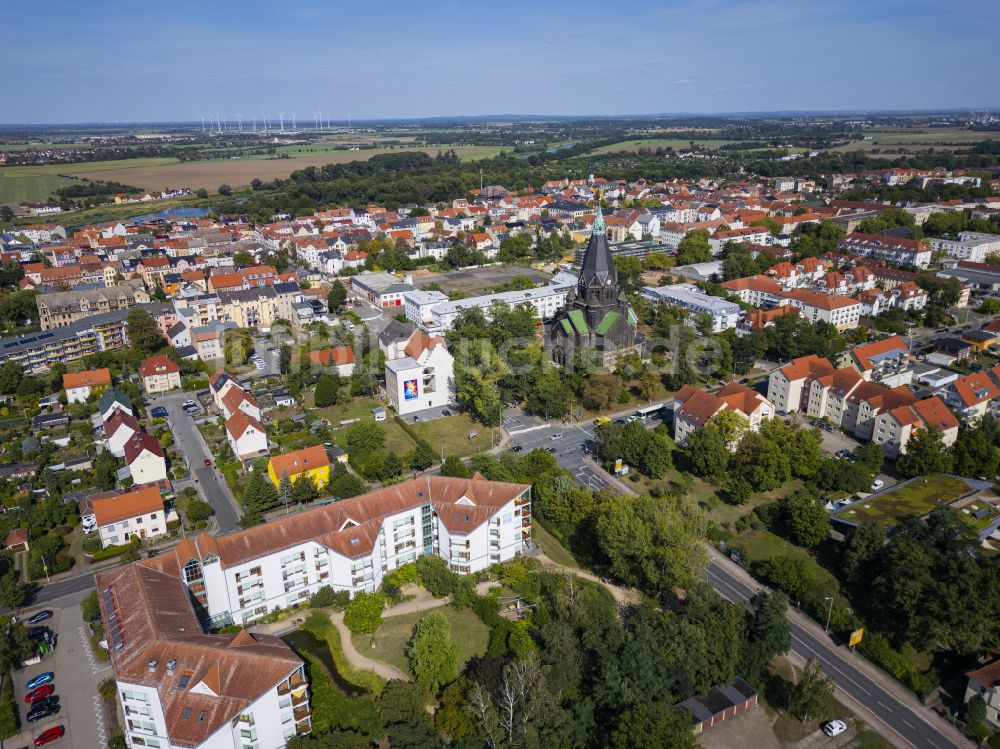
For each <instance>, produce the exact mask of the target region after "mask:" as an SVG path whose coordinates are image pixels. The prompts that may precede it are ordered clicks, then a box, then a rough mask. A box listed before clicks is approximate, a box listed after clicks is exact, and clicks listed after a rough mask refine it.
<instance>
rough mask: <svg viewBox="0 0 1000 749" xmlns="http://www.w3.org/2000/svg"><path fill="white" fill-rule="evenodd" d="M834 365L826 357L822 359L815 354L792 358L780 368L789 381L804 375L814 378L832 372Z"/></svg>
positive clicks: (799, 378) (802, 377) (801, 377)
mask: <svg viewBox="0 0 1000 749" xmlns="http://www.w3.org/2000/svg"><path fill="white" fill-rule="evenodd" d="M833 370H834V367H833V365H832V364H831V363H830V361H829V360H828V359H823V358H821V357H819V356H816V355H815V354H809V355H808V356H800V357H799V358H798V359H792V360H791V361H790V362H789V363H788V364H786V365H785V366H783V367H782V368H781V373H782V374H783V375H785V378H786V379H788V380H789V381H794V380H801V379H804V378H806V377H811V378H816V377H821V376H822V375H826V374H830V373H831V372H833Z"/></svg>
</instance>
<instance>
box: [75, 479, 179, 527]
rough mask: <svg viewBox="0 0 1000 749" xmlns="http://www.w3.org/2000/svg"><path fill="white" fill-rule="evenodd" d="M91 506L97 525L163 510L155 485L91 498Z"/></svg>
mask: <svg viewBox="0 0 1000 749" xmlns="http://www.w3.org/2000/svg"><path fill="white" fill-rule="evenodd" d="M91 508H92V509H93V511H94V516H95V517H96V519H97V524H98V525H108V524H109V523H117V522H119V521H122V520H128V519H129V518H134V517H136V516H138V515H147V514H149V513H151V512H162V511H163V499H162V498H161V497H160V490H159V488H157V487H156V486H148V487H141V488H139V489H134V490H132V491H130V492H125V493H123V494H118V495H117V496H110V497H100V498H96V499H94V500H92V502H91Z"/></svg>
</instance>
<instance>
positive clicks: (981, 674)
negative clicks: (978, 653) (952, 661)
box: [965, 658, 1000, 692]
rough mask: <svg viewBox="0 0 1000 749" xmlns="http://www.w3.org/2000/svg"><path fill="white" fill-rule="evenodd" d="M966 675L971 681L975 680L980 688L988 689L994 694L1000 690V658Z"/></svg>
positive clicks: (967, 672)
mask: <svg viewBox="0 0 1000 749" xmlns="http://www.w3.org/2000/svg"><path fill="white" fill-rule="evenodd" d="M965 675H966V676H967V677H969V678H970V679H975V681H976V683H977V684H979V685H980V686H983V687H986V688H987V689H989V690H990V691H992V692H995V691H996V690H997V689H998V688H1000V658H997V659H996V660H992V661H990V662H989V663H987V664H986V665H985V666H980V667H979V668H976V669H973V670H972V671H966V672H965Z"/></svg>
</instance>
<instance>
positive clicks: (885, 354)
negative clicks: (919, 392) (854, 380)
mask: <svg viewBox="0 0 1000 749" xmlns="http://www.w3.org/2000/svg"><path fill="white" fill-rule="evenodd" d="M845 359H846V363H848V364H851V365H853V366H854V367H855V368H856V369H857V370H858V371H859V372H860V373H861V376H862V377H863V378H864V379H866V380H868V381H870V382H887V381H888V380H892V379H893V378H894V377H895V376H897V375H899V373H901V372H903V371H904V370H905V369H906V367H907V365H908V364H909V361H910V347H909V346H908V345H907V343H906V341H904V340H903V339H902V338H900V337H899V336H891V337H889V338H883V339H882V340H880V341H872V342H871V343H865V344H862V345H860V346H855V347H854V348H853V349H851V350H850V351H849V352H848V353H847V354H846V356H845ZM909 380H910V377H909V375H907V376H906V378H905V382H900V383H897V384H906V383H908V382H909Z"/></svg>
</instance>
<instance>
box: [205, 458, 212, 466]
mask: <svg viewBox="0 0 1000 749" xmlns="http://www.w3.org/2000/svg"><path fill="white" fill-rule="evenodd" d="M210 465H212V459H211V458H205V466H206V467H207V466H210Z"/></svg>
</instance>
